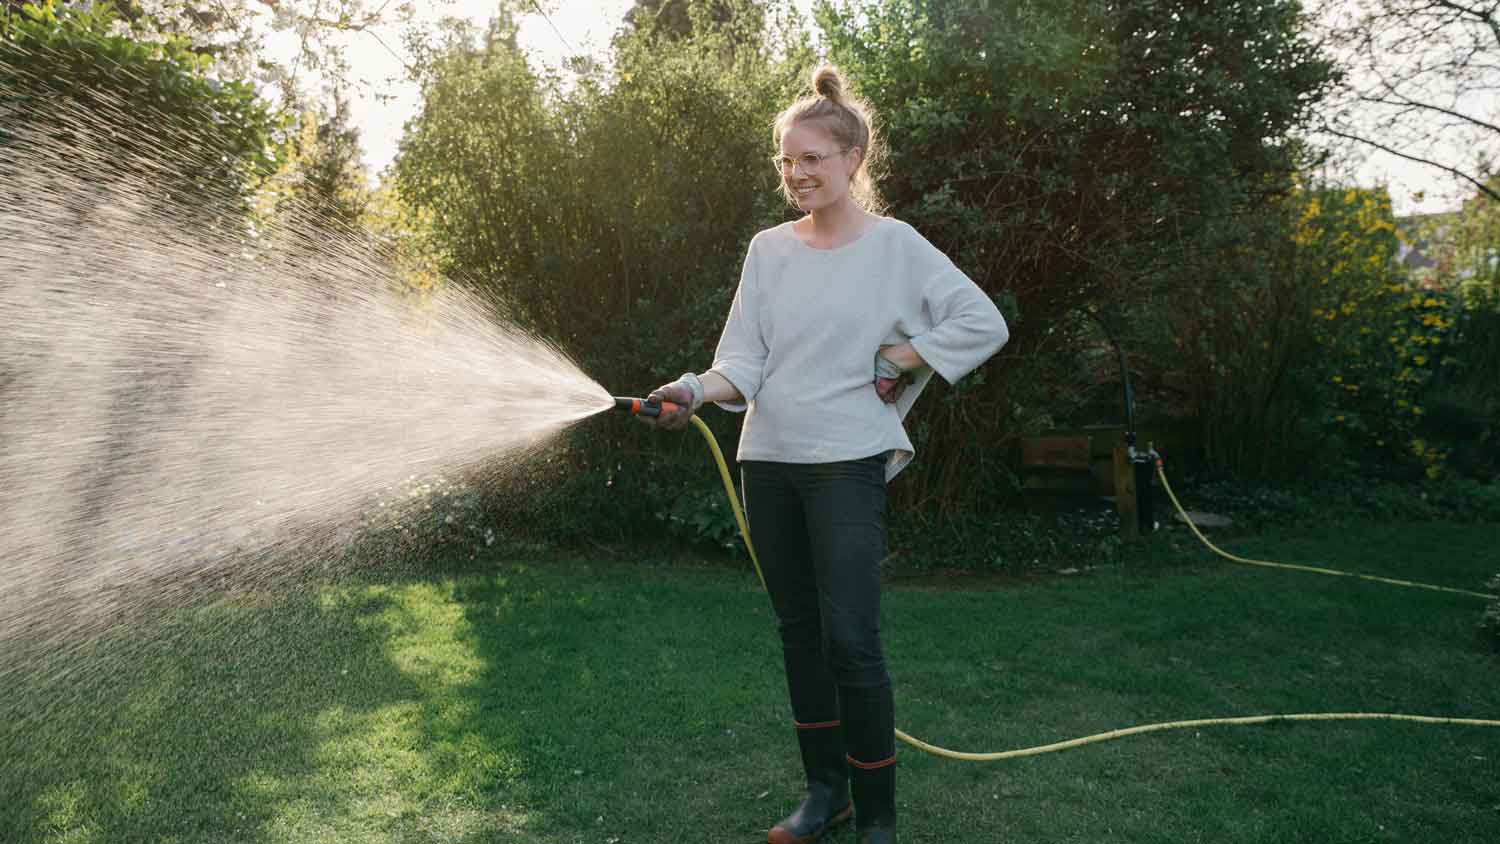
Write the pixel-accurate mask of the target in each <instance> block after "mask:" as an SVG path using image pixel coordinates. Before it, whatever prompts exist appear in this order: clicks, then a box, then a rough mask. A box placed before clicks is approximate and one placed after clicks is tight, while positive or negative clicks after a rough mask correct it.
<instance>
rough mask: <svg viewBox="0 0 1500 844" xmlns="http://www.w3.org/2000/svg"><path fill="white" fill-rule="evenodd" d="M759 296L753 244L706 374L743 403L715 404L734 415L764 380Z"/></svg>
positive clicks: (752, 243) (753, 243)
mask: <svg viewBox="0 0 1500 844" xmlns="http://www.w3.org/2000/svg"><path fill="white" fill-rule="evenodd" d="M758 299H759V295H758V290H757V285H756V278H755V242H754V241H751V243H750V251H749V253H748V254H746V255H745V264H744V268H743V269H742V270H741V271H740V286H739V289H737V290H736V291H735V292H734V302H733V303H731V304H730V306H729V319H727V320H726V321H725V322H724V333H723V334H722V335H720V337H719V347H718V349H717V350H716V351H715V352H714V365H713V366H712V367H710V368H709V370H708V371H709V372H717V373H718V374H719V375H722V376H723V377H724V379H725V380H726V381H728V382H729V383H731V384H733V385H734V388H735V389H736V390H739V391H740V395H741V396H743V397H744V401H739V402H729V401H721V402H717V404H718V405H719V407H722V408H724V409H725V410H729V411H734V412H736V413H740V412H743V411H744V410H745V409H746V408H747V407H749V403H750V402H751V401H753V400H754V399H755V394H756V393H757V392H759V391H760V385H761V380H762V378H764V376H765V368H766V357H767V355H768V354H769V352H768V350H767V348H766V340H765V336H764V335H763V334H762V333H761V330H760V314H759V301H758Z"/></svg>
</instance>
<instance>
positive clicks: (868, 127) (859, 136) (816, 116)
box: [771, 64, 885, 214]
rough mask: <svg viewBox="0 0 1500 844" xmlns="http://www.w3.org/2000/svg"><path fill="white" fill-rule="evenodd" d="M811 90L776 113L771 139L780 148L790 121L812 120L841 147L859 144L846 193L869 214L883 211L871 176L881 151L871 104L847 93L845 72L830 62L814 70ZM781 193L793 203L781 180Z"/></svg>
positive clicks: (790, 124)
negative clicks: (856, 159) (782, 137)
mask: <svg viewBox="0 0 1500 844" xmlns="http://www.w3.org/2000/svg"><path fill="white" fill-rule="evenodd" d="M812 91H813V92H812V93H811V94H809V95H807V96H804V97H802V98H801V99H799V100H797V101H796V102H794V103H792V104H791V105H789V106H787V107H786V110H785V111H783V112H782V113H781V114H779V115H777V117H776V122H775V123H774V124H773V125H772V129H771V138H772V141H773V142H774V143H775V144H776V146H777V148H780V146H781V136H782V135H783V134H785V132H786V130H787V129H789V128H791V127H792V125H793V124H796V123H803V122H812V121H815V122H817V123H818V124H819V125H820V126H821V127H822V128H823V129H824V130H825V131H827V132H828V134H829V135H831V136H833V139H834V140H835V141H837V142H838V143H839V145H840V146H844V147H859V152H860V156H859V167H858V169H856V170H855V171H854V175H853V177H852V178H851V179H850V180H849V192H850V193H851V194H852V195H853V196H854V201H855V203H856V204H858V205H859V207H861V208H863V209H865V210H866V211H869V212H870V213H871V214H880V213H882V212H884V211H885V201H884V200H883V199H881V198H880V192H879V190H878V189H876V187H875V179H874V177H873V176H871V175H870V174H871V168H872V166H874V165H876V164H877V163H878V161H879V153H880V152H881V150H880V140H879V138H877V137H876V131H875V126H874V120H873V116H874V115H873V114H872V112H871V111H870V107H869V106H868V105H866V104H865V103H864V101H863V100H860V99H859V98H858V97H855V96H853V95H852V94H849V93H847V91H846V90H845V83H844V75H843V74H842V73H840V72H839V69H838V68H836V67H834V66H833V65H831V64H825V65H821V66H819V67H818V68H816V69H815V70H813V73H812ZM781 193H782V195H783V196H785V197H786V199H787V201H788V202H793V197H792V194H791V190H790V189H789V188H788V187H787V184H786V180H784V179H783V180H782V182H781ZM793 204H795V202H793Z"/></svg>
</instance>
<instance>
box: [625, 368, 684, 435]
mask: <svg viewBox="0 0 1500 844" xmlns="http://www.w3.org/2000/svg"><path fill="white" fill-rule="evenodd" d="M646 401H648V402H652V403H655V404H660V405H662V410H661V415H659V416H657V417H655V418H652V417H650V416H640V415H637V416H636V418H637V419H639V420H641V421H642V422H645V423H646V424H647V425H650V426H651V427H653V428H658V427H659V428H666V429H667V430H669V431H675V430H677V429H678V428H684V427H687V424H688V420H689V419H692V418H693V388H692V387H689V386H688V385H687V384H686V383H685V382H684V381H682V380H681V379H678V380H676V381H673V382H672V383H670V384H663V385H661V386H660V387H657V388H656V389H654V390H652V391H651V395H649V396H647V397H646ZM668 403H671V404H672V405H673V407H672V409H671V410H668V409H667V407H666V405H667V404H668Z"/></svg>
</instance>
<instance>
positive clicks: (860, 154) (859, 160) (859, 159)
mask: <svg viewBox="0 0 1500 844" xmlns="http://www.w3.org/2000/svg"><path fill="white" fill-rule="evenodd" d="M849 151H850V152H852V153H854V155H855V160H854V169H855V170H856V171H857V170H859V165H861V164H864V163H865V151H864V149H863V148H861V147H849Z"/></svg>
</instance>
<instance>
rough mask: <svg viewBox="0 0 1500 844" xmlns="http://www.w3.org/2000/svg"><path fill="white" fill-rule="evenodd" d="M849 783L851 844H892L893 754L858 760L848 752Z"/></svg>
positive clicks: (894, 826)
mask: <svg viewBox="0 0 1500 844" xmlns="http://www.w3.org/2000/svg"><path fill="white" fill-rule="evenodd" d="M849 783H850V785H851V786H852V787H853V791H854V836H855V838H854V840H855V844H896V757H895V756H891V757H889V758H887V759H881V760H878V761H875V762H862V761H860V760H858V759H855V758H854V757H853V756H850V757H849Z"/></svg>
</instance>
